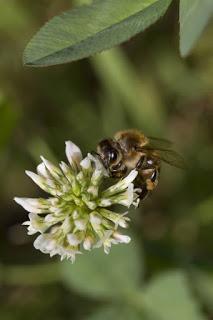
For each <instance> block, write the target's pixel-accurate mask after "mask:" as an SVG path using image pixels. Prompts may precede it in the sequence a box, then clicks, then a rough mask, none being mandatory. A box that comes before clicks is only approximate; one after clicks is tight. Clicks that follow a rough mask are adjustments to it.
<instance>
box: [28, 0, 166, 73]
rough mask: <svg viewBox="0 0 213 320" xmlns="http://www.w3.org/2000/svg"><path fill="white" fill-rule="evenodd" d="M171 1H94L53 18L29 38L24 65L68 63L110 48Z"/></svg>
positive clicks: (155, 16) (149, 21)
mask: <svg viewBox="0 0 213 320" xmlns="http://www.w3.org/2000/svg"><path fill="white" fill-rule="evenodd" d="M170 2H171V0H146V1H144V0H134V1H129V0H122V1H120V0H95V1H94V2H93V3H92V4H91V5H85V6H80V7H77V8H75V9H73V10H70V11H67V12H65V13H63V14H62V15H60V16H57V17H54V18H53V19H52V20H50V22H48V23H47V24H46V25H45V26H44V27H43V28H41V30H40V31H39V32H38V33H37V34H36V35H35V36H34V37H33V38H32V40H31V41H30V43H29V44H28V46H27V48H26V50H25V52H24V64H26V65H31V66H37V67H38V66H48V65H55V64H61V63H66V62H71V61H74V60H78V59H82V58H85V57H88V56H89V55H91V54H94V53H97V52H100V51H102V50H106V49H109V48H111V47H113V46H115V45H117V44H120V43H122V42H123V41H126V40H128V39H129V38H131V37H132V36H134V35H135V34H137V33H139V32H141V31H143V30H144V29H146V28H147V27H149V26H150V25H151V24H153V23H154V22H155V21H156V20H158V19H159V18H160V17H161V16H162V15H163V14H164V13H165V11H166V10H167V8H168V6H169V4H170Z"/></svg>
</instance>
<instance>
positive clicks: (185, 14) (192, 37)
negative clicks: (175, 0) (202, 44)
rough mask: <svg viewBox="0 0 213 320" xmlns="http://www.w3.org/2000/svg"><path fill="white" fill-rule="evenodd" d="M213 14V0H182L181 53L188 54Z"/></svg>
mask: <svg viewBox="0 0 213 320" xmlns="http://www.w3.org/2000/svg"><path fill="white" fill-rule="evenodd" d="M212 14H213V1H212V0H180V53H181V55H182V56H183V57H184V56H186V55H187V54H188V53H189V52H190V51H191V49H192V48H193V46H194V45H195V43H196V41H197V40H198V38H199V37H200V35H201V33H202V31H203V29H204V28H205V26H206V25H207V23H208V21H209V19H210V18H211V16H212Z"/></svg>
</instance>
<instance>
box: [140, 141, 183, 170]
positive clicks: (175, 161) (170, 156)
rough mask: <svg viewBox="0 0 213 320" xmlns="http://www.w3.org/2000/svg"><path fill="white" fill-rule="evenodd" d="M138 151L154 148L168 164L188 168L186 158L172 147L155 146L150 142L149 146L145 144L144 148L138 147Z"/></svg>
mask: <svg viewBox="0 0 213 320" xmlns="http://www.w3.org/2000/svg"><path fill="white" fill-rule="evenodd" d="M137 150H138V151H144V150H152V151H156V153H157V154H158V155H159V158H160V159H161V160H162V161H164V162H166V163H167V164H169V165H171V166H173V167H176V168H179V169H186V168H187V166H186V162H185V160H184V158H183V157H182V156H181V155H180V154H179V153H177V152H176V151H174V150H171V149H164V148H162V147H160V146H159V147H154V146H152V145H151V144H148V145H147V146H144V147H143V148H140V147H138V148H137Z"/></svg>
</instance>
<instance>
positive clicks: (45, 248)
mask: <svg viewBox="0 0 213 320" xmlns="http://www.w3.org/2000/svg"><path fill="white" fill-rule="evenodd" d="M33 245H34V247H35V248H36V249H38V250H40V251H41V252H43V253H50V252H51V251H52V250H54V248H55V246H56V242H55V240H54V239H51V238H48V237H47V235H43V234H41V235H40V236H38V237H37V238H36V239H35V241H34V244H33Z"/></svg>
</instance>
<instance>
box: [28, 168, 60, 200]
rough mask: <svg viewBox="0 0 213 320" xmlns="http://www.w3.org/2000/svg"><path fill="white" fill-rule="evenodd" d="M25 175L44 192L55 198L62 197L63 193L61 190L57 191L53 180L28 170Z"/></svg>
mask: <svg viewBox="0 0 213 320" xmlns="http://www.w3.org/2000/svg"><path fill="white" fill-rule="evenodd" d="M25 173H26V175H28V177H30V178H31V179H32V180H33V181H34V182H35V183H36V184H37V185H38V186H39V187H40V188H41V189H43V190H44V191H46V192H49V193H50V194H52V195H54V196H55V195H61V192H60V191H59V190H56V186H55V184H54V182H53V181H52V180H51V179H47V178H44V177H41V176H39V175H38V174H36V173H34V172H32V171H28V170H26V171H25Z"/></svg>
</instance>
